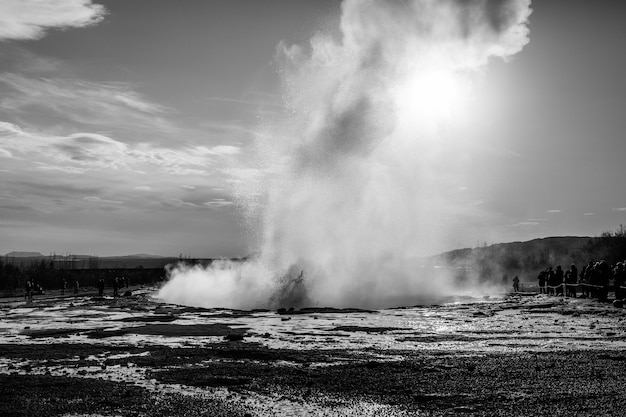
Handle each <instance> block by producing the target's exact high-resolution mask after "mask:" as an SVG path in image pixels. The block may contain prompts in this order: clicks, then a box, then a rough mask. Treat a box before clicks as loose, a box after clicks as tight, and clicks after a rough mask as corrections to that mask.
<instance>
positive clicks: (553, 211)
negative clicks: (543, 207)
mask: <svg viewBox="0 0 626 417" xmlns="http://www.w3.org/2000/svg"><path fill="white" fill-rule="evenodd" d="M560 212H561V210H557V209H552V210H548V211H546V213H560Z"/></svg>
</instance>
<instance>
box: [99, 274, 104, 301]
mask: <svg viewBox="0 0 626 417" xmlns="http://www.w3.org/2000/svg"><path fill="white" fill-rule="evenodd" d="M103 295H104V279H103V278H100V279H99V280H98V296H99V297H100V298H102V296H103Z"/></svg>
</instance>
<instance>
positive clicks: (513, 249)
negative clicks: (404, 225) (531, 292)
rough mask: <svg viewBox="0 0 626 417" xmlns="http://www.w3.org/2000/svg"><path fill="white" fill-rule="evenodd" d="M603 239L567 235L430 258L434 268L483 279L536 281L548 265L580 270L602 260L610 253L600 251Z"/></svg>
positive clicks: (455, 252) (465, 250)
mask: <svg viewBox="0 0 626 417" xmlns="http://www.w3.org/2000/svg"><path fill="white" fill-rule="evenodd" d="M598 239H599V238H592V237H579V236H563V237H547V238H542V239H533V240H529V241H526V242H511V243H498V244H495V245H491V246H485V247H478V248H466V249H457V250H453V251H450V252H445V253H441V254H439V255H435V256H432V257H430V258H428V260H427V263H428V264H429V265H431V266H443V267H449V268H456V269H458V270H460V271H463V272H464V273H467V274H470V275H475V276H476V277H480V279H483V280H497V279H501V278H502V277H503V276H505V275H507V276H514V275H519V276H520V277H523V276H526V277H528V278H533V279H534V277H536V276H537V274H538V273H539V271H540V270H542V269H545V268H547V267H548V266H552V267H555V266H556V265H562V266H563V268H564V269H567V268H568V267H569V265H571V264H572V263H573V264H575V265H577V266H578V267H579V269H580V268H581V267H582V265H584V264H585V263H587V262H588V261H589V260H591V259H593V260H599V259H602V258H604V257H605V256H606V252H604V251H603V250H602V248H599V247H598V245H597V240H598Z"/></svg>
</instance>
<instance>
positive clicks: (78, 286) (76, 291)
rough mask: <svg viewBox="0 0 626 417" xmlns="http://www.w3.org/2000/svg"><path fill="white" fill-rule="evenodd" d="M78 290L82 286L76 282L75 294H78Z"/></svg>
mask: <svg viewBox="0 0 626 417" xmlns="http://www.w3.org/2000/svg"><path fill="white" fill-rule="evenodd" d="M78 288H80V285H79V284H78V280H76V281H74V294H78Z"/></svg>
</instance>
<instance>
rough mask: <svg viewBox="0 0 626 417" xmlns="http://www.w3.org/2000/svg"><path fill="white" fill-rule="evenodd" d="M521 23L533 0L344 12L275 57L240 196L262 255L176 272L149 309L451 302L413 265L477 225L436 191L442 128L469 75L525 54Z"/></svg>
mask: <svg viewBox="0 0 626 417" xmlns="http://www.w3.org/2000/svg"><path fill="white" fill-rule="evenodd" d="M530 13H531V9H530V1H529V0H397V1H378V0H346V1H344V3H343V4H342V16H341V21H340V28H339V29H340V33H339V34H338V35H337V34H335V36H333V34H330V33H319V34H317V35H316V36H314V37H313V38H312V39H311V41H310V44H309V45H308V46H306V47H302V46H287V45H285V44H281V45H279V47H278V61H279V62H280V69H281V76H282V79H283V85H284V100H285V108H286V111H285V117H284V118H283V119H282V120H280V121H273V122H272V123H271V124H268V127H266V128H265V132H264V133H265V134H264V135H262V136H261V135H260V137H259V140H258V141H257V144H256V149H257V150H258V153H257V154H258V158H257V160H256V164H257V165H258V166H257V168H258V169H259V172H262V174H261V175H260V176H258V177H257V178H255V179H253V180H250V181H248V182H247V183H246V184H245V185H244V186H242V187H241V189H240V190H239V192H240V197H241V201H242V202H243V203H244V205H245V206H246V207H247V210H248V215H249V217H250V219H251V222H252V223H253V224H255V225H256V229H255V230H256V231H257V242H256V244H257V245H258V248H259V252H258V255H257V256H256V257H255V258H254V259H252V260H249V261H247V262H245V263H231V262H226V261H224V262H220V263H218V264H215V265H213V266H212V267H209V268H207V269H204V268H202V267H193V268H188V267H185V266H178V267H177V268H176V269H174V270H173V271H172V273H171V279H170V280H169V281H168V283H167V284H166V285H165V286H164V287H163V288H162V290H161V292H160V296H161V297H163V298H165V299H167V300H169V301H172V302H180V303H187V304H190V303H191V304H195V305H201V306H207V307H235V308H251V307H276V306H285V307H289V306H304V305H323V306H336V307H341V306H351V307H357V306H358V307H384V306H389V305H390V304H402V303H413V304H415V303H416V302H420V301H424V300H426V299H428V298H429V297H435V296H438V295H442V294H446V292H447V291H449V285H450V283H449V282H448V281H447V280H446V279H444V278H443V277H439V278H438V279H434V278H433V276H432V275H430V274H429V273H427V271H424V270H423V269H420V268H421V267H420V260H419V257H418V256H419V254H423V253H424V252H428V251H429V248H431V249H432V248H438V247H441V243H442V242H446V241H450V239H451V238H452V236H455V235H458V234H459V233H463V230H464V228H463V223H464V221H465V220H466V219H467V217H468V216H471V215H472V213H471V212H470V211H469V210H470V208H469V207H467V206H460V205H459V204H458V203H457V202H455V201H454V199H453V198H452V197H451V196H450V195H449V194H448V193H446V192H445V190H446V189H447V188H449V186H450V185H452V184H455V181H458V179H459V177H461V176H462V174H463V173H462V168H463V167H462V164H459V163H456V162H458V161H457V160H456V159H455V151H456V148H457V147H458V146H461V145H462V138H461V139H460V138H459V137H457V135H452V134H450V132H454V129H450V128H449V126H450V125H453V124H454V122H455V119H454V117H453V115H454V112H455V111H456V106H457V105H458V104H459V103H460V102H462V100H463V97H464V96H465V95H466V91H465V86H467V85H468V84H469V81H471V80H472V77H474V76H475V75H476V74H477V72H478V71H479V70H480V69H481V68H483V67H485V66H486V64H487V63H488V61H489V59H490V58H493V57H500V58H504V59H506V58H507V57H510V56H512V55H514V54H516V53H517V52H519V51H520V50H521V49H522V48H523V46H524V45H525V44H526V43H527V42H528V28H527V26H526V25H527V21H528V17H529V15H530ZM456 185H457V186H458V183H456ZM186 285H189V286H192V287H193V289H192V290H189V291H187V290H186V289H185V286H186ZM192 297H195V298H192Z"/></svg>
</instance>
